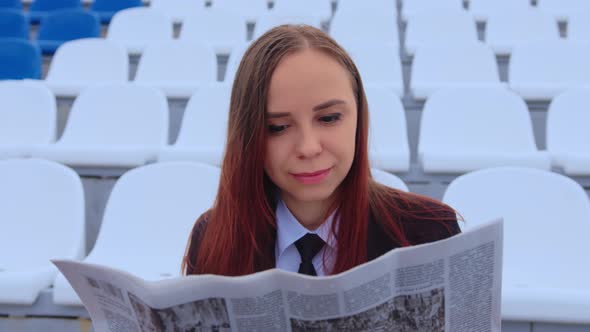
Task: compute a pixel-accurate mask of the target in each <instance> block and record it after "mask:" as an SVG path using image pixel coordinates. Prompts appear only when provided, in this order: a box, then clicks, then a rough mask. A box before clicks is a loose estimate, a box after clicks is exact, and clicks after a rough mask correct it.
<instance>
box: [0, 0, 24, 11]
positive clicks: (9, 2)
mask: <svg viewBox="0 0 590 332" xmlns="http://www.w3.org/2000/svg"><path fill="white" fill-rule="evenodd" d="M0 8H11V9H18V10H22V9H23V3H22V0H0Z"/></svg>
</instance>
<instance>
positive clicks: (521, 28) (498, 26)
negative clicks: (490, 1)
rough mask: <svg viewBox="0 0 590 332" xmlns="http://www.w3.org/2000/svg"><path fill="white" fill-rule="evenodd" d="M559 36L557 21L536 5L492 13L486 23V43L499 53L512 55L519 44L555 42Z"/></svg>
mask: <svg viewBox="0 0 590 332" xmlns="http://www.w3.org/2000/svg"><path fill="white" fill-rule="evenodd" d="M559 38H560V37H559V28H558V25H557V22H555V20H554V19H553V18H552V17H551V16H549V15H548V14H547V13H545V12H543V11H542V10H539V9H537V8H534V7H531V8H529V9H526V10H512V11H502V12H494V13H491V14H490V15H489V18H488V22H487V25H486V44H488V45H490V47H491V48H492V50H494V53H496V54H497V55H510V53H511V52H512V49H513V48H514V46H516V45H519V44H524V43H528V42H555V41H558V40H559Z"/></svg>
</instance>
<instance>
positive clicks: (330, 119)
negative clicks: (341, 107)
mask: <svg viewBox="0 0 590 332" xmlns="http://www.w3.org/2000/svg"><path fill="white" fill-rule="evenodd" d="M340 116H341V114H332V115H326V116H322V117H321V118H320V121H322V122H325V123H332V122H336V121H338V120H340Z"/></svg>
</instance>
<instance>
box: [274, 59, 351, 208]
mask: <svg viewBox="0 0 590 332" xmlns="http://www.w3.org/2000/svg"><path fill="white" fill-rule="evenodd" d="M267 112H268V113H267V119H268V123H267V124H266V125H267V130H268V141H267V145H266V160H265V171H266V173H267V175H268V176H269V177H270V179H271V180H272V181H273V182H274V183H275V184H276V185H277V186H278V187H279V188H280V190H281V195H282V196H283V199H285V200H295V201H299V202H312V201H323V200H326V199H329V198H331V197H332V194H333V193H334V191H335V190H336V188H337V187H338V185H340V183H341V182H342V180H343V179H344V177H345V176H346V175H347V174H348V171H349V170H350V167H351V165H352V162H353V158H354V152H355V137H356V125H357V105H356V99H355V96H354V92H353V90H352V85H351V80H350V75H349V73H348V72H347V71H346V69H344V67H342V66H341V65H340V64H339V63H338V62H337V61H336V60H335V59H334V58H332V57H331V56H329V55H327V54H325V53H322V52H320V51H317V50H313V49H305V50H303V51H299V52H296V53H294V54H291V55H288V56H286V57H285V58H283V59H282V60H281V62H279V64H278V66H277V68H276V69H275V71H274V73H273V74H272V77H271V82H270V86H269V91H268V100H267Z"/></svg>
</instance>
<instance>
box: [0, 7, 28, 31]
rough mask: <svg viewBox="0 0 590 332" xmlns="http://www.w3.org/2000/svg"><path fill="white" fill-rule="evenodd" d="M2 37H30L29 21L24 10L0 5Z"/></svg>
mask: <svg viewBox="0 0 590 332" xmlns="http://www.w3.org/2000/svg"><path fill="white" fill-rule="evenodd" d="M0 38H22V39H29V21H28V20H27V18H26V17H25V14H24V13H23V12H22V10H17V9H8V8H2V7H0Z"/></svg>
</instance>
